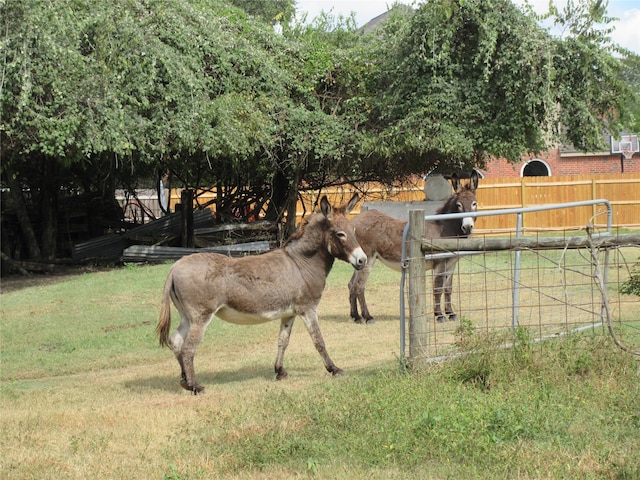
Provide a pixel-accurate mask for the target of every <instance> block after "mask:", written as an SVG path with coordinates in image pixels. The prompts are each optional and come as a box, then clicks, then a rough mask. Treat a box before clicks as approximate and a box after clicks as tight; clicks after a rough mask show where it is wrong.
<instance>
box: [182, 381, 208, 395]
mask: <svg viewBox="0 0 640 480" xmlns="http://www.w3.org/2000/svg"><path fill="white" fill-rule="evenodd" d="M180 386H181V387H182V388H184V389H185V390H189V391H190V392H191V393H193V394H194V395H202V394H203V393H204V387H203V386H202V385H199V384H197V383H196V384H195V385H189V384H188V383H187V382H186V380H181V381H180Z"/></svg>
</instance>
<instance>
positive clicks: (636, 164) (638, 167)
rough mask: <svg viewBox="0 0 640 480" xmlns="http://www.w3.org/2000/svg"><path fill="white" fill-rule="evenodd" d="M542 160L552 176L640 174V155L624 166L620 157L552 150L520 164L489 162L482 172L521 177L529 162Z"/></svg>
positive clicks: (487, 174) (489, 174) (498, 175)
mask: <svg viewBox="0 0 640 480" xmlns="http://www.w3.org/2000/svg"><path fill="white" fill-rule="evenodd" d="M531 160H533V161H535V160H541V161H542V162H543V163H544V164H546V165H547V167H548V168H549V170H550V171H551V172H550V174H551V175H588V174H605V173H640V153H636V154H635V155H634V156H633V157H632V158H630V159H629V160H627V159H624V172H623V170H622V168H623V165H622V163H621V161H620V155H594V154H589V155H579V154H575V153H572V154H570V155H566V154H565V155H564V156H561V155H560V151H559V150H558V149H554V150H550V151H549V152H546V153H544V154H540V155H538V156H535V157H531V158H530V159H527V160H523V161H522V162H519V163H509V162H507V161H506V160H504V159H496V160H492V161H490V162H487V166H486V168H485V169H482V170H481V172H482V173H483V174H484V176H485V177H494V178H495V177H520V176H522V171H523V168H524V166H525V165H527V163H528V162H529V161H531Z"/></svg>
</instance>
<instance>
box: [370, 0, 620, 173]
mask: <svg viewBox="0 0 640 480" xmlns="http://www.w3.org/2000/svg"><path fill="white" fill-rule="evenodd" d="M569 3H571V2H569ZM587 3H589V4H592V5H595V4H598V5H599V6H598V7H597V8H596V7H595V6H594V7H593V8H591V9H585V10H578V11H574V10H572V11H569V12H568V13H567V15H566V17H564V20H565V21H566V22H567V24H568V25H570V30H571V35H570V36H567V37H566V38H554V37H552V36H551V35H550V34H548V33H547V32H546V31H545V30H544V29H542V28H541V27H539V26H538V25H537V23H536V17H534V16H533V15H526V14H525V13H523V12H522V11H520V10H519V9H518V8H517V7H515V6H514V5H513V4H512V3H511V2H510V1H508V0H486V1H483V2H474V1H466V0H433V1H429V2H427V3H425V4H423V5H421V6H420V8H419V9H418V10H417V11H416V13H415V15H414V16H413V17H411V20H410V22H409V25H408V27H406V28H404V29H401V30H399V38H398V40H397V41H396V42H395V43H391V48H389V49H388V50H387V51H386V56H385V57H382V55H381V54H379V56H378V58H380V59H383V60H382V61H381V64H380V68H379V69H378V70H377V72H376V76H375V78H374V81H373V82H372V88H373V91H375V92H378V95H377V96H373V95H372V96H371V104H372V108H371V115H370V118H369V122H368V131H369V132H370V133H371V134H372V135H371V140H370V141H369V142H367V143H366V144H365V150H364V152H363V154H364V155H365V156H366V157H371V158H378V159H379V162H380V163H390V162H391V163H393V162H394V161H395V162H397V163H396V166H397V168H396V169H395V171H397V172H402V171H407V172H409V171H413V172H417V171H424V172H428V171H433V170H434V169H439V170H445V171H446V170H450V169H452V168H456V167H458V168H459V167H461V166H464V167H466V168H470V167H472V166H474V165H482V164H483V163H484V162H485V161H486V159H487V158H489V157H493V156H495V157H503V158H507V159H509V160H511V161H519V160H520V159H521V157H522V156H523V155H524V154H526V153H529V152H534V153H537V152H540V151H543V150H546V149H547V148H548V147H549V146H550V145H552V144H553V143H554V142H555V141H558V140H561V139H568V140H569V141H571V142H572V143H573V144H574V145H575V146H576V147H577V148H581V149H590V148H592V147H593V146H594V145H595V144H596V143H599V142H600V141H601V140H600V139H601V138H602V134H603V133H604V132H605V131H614V132H615V131H616V130H617V129H618V128H619V127H620V124H621V122H624V121H625V120H626V119H627V105H626V104H625V103H624V101H623V98H624V97H625V95H627V93H628V89H627V88H626V86H625V85H624V83H623V82H621V80H620V72H621V68H622V63H621V61H620V60H619V59H617V58H615V57H613V55H612V54H613V53H614V52H615V48H614V46H612V45H610V44H609V40H608V37H607V36H606V34H603V33H598V32H599V30H596V29H595V28H594V25H595V24H596V23H600V22H607V21H608V20H609V19H607V18H605V17H604V16H603V15H602V8H603V6H602V5H603V4H602V2H587ZM555 13H556V14H557V13H558V12H555Z"/></svg>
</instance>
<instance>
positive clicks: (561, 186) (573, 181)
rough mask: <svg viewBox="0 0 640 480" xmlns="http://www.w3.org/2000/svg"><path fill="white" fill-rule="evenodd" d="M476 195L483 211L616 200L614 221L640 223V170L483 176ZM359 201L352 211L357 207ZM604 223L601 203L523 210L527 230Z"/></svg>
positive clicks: (404, 190)
mask: <svg viewBox="0 0 640 480" xmlns="http://www.w3.org/2000/svg"><path fill="white" fill-rule="evenodd" d="M359 189H360V191H361V193H362V194H363V195H362V196H363V198H364V200H365V201H379V200H389V201H404V202H407V201H422V200H424V199H425V192H424V181H422V180H416V181H415V182H413V183H411V184H406V185H401V186H396V187H393V188H385V187H383V186H381V185H375V184H371V185H366V186H359ZM353 192H354V189H353V188H352V187H341V188H332V189H327V190H324V191H323V192H321V195H323V194H326V195H327V196H328V197H329V200H330V201H331V202H334V203H336V204H339V203H341V202H345V201H347V200H348V199H349V198H350V197H351V195H352V194H353ZM477 198H478V209H479V210H481V211H483V210H498V209H505V208H521V207H531V206H535V205H545V204H553V203H568V202H578V201H583V200H596V199H606V200H608V201H609V202H610V203H611V206H612V210H613V225H614V226H615V227H628V228H637V227H640V174H623V175H619V174H614V175H565V176H553V177H521V178H483V179H481V180H480V184H479V186H478V191H477ZM317 200H318V194H317V192H313V193H305V194H303V196H302V201H301V202H299V203H298V215H299V216H301V215H303V213H305V212H309V211H311V210H312V206H313V205H314V204H315V203H316V202H317ZM360 205H362V203H360V204H359V206H360ZM359 206H358V207H357V208H356V210H355V211H354V212H353V214H357V213H359V210H358V208H359ZM514 222H515V216H514V215H509V216H496V217H481V218H478V220H477V222H476V228H477V230H478V232H479V233H500V232H504V231H511V230H513V229H514V228H515V223H514ZM606 223H607V218H606V209H605V208H604V206H601V205H597V206H593V207H591V206H590V207H580V208H573V209H569V210H563V211H560V210H553V211H545V212H535V213H527V214H524V215H523V230H524V231H553V230H561V229H571V228H582V227H584V226H586V225H588V224H592V225H594V226H596V227H602V226H605V225H606Z"/></svg>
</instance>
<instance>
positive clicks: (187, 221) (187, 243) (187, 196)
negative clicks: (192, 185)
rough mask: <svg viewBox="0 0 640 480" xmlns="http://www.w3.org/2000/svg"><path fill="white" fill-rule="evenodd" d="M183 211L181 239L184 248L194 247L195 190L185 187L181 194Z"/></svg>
mask: <svg viewBox="0 0 640 480" xmlns="http://www.w3.org/2000/svg"><path fill="white" fill-rule="evenodd" d="M180 205H181V207H182V208H181V213H182V226H181V229H180V241H181V245H182V247H184V248H193V246H194V238H193V237H194V235H193V191H192V190H189V189H188V188H185V189H184V190H182V193H181V194H180Z"/></svg>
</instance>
